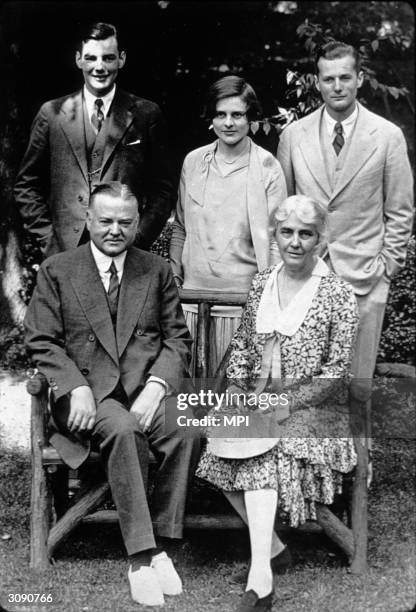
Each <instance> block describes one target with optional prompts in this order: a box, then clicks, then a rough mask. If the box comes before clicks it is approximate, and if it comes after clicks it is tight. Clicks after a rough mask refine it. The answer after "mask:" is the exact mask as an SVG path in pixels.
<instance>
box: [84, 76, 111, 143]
mask: <svg viewBox="0 0 416 612" xmlns="http://www.w3.org/2000/svg"><path fill="white" fill-rule="evenodd" d="M115 93H116V86H115V85H114V87H113V89H112V90H111V91H109V92H108V94H106V95H105V96H94V95H93V94H92V93H91V92H90V91H88V89H87V88H86V86H85V85H84V100H85V105H86V107H87V114H88V117H89V118H90V121H91V117H92V116H93V114H94V113H95V101H96V100H98V99H100V100H102V101H103V105H102V107H101V111H102V113H103V115H104V119H105V118H106V117H107V115H108V111H109V110H110V106H111V103H112V101H113V99H114V96H115ZM91 125H92V128H93V130H94V131H95V132H97V130H96V128H95V127H94V125H93V124H92V123H91Z"/></svg>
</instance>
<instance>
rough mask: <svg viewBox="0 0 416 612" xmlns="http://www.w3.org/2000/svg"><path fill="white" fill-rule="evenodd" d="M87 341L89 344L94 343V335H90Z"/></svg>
mask: <svg viewBox="0 0 416 612" xmlns="http://www.w3.org/2000/svg"><path fill="white" fill-rule="evenodd" d="M88 340H89V341H90V342H94V340H95V336H94V334H90V335H89V336H88Z"/></svg>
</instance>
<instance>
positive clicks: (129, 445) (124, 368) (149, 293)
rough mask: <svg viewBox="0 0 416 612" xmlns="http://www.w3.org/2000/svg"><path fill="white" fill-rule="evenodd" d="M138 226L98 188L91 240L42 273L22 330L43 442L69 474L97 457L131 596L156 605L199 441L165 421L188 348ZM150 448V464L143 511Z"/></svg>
mask: <svg viewBox="0 0 416 612" xmlns="http://www.w3.org/2000/svg"><path fill="white" fill-rule="evenodd" d="M138 220H139V216H138V203H137V199H136V198H135V196H134V195H133V194H132V193H131V192H130V191H129V189H128V187H127V186H126V185H123V184H121V183H118V182H112V183H108V184H102V185H99V186H97V187H96V189H95V190H94V192H93V193H92V195H91V201H90V205H89V208H88V210H87V227H88V230H89V232H90V236H91V242H89V243H88V244H85V245H82V246H80V247H78V248H77V249H74V250H71V251H67V252H65V253H60V254H57V255H54V256H52V257H50V258H48V259H47V260H46V261H45V262H44V263H43V264H42V266H41V268H40V270H39V274H38V279H37V286H36V289H35V292H34V294H33V297H32V301H31V302H30V305H29V308H28V311H27V315H26V319H25V325H26V330H27V345H28V347H29V350H30V352H31V354H32V357H33V359H34V361H35V363H36V365H37V367H38V368H39V370H40V371H41V372H43V373H44V374H45V376H46V377H47V379H48V382H49V385H50V387H51V389H52V395H53V401H54V408H53V416H54V419H55V422H56V424H57V427H58V429H59V430H60V433H59V432H57V433H55V434H54V435H53V436H52V438H51V443H52V444H54V446H55V447H56V448H57V450H58V451H59V452H60V453H61V456H62V458H63V459H64V460H65V461H66V462H67V463H68V465H70V466H71V467H72V468H76V467H78V466H79V465H80V464H81V463H82V462H83V460H84V459H85V458H86V457H87V455H88V452H89V445H90V444H93V445H95V446H96V447H98V449H99V451H100V454H101V457H102V460H103V463H104V465H105V468H106V471H107V475H108V481H109V484H110V488H111V492H112V495H113V500H114V503H115V505H116V507H117V510H118V515H119V520H120V527H121V533H122V536H123V539H124V543H125V546H126V549H127V553H128V555H129V558H130V568H129V580H130V587H131V593H132V597H133V599H134V600H135V601H137V602H139V603H142V604H146V605H161V604H163V594H170V595H175V594H179V593H180V592H181V590H182V586H181V580H180V578H179V576H178V574H177V573H176V570H175V568H174V566H173V564H172V561H171V560H170V559H169V557H167V555H166V553H165V552H164V551H163V550H162V549H161V548H162V546H163V538H165V537H166V538H178V537H181V535H182V528H183V518H184V509H185V501H186V495H187V489H188V484H189V482H190V480H191V478H192V474H193V470H194V468H195V465H196V462H197V460H198V456H199V436H198V435H195V436H189V435H180V434H179V433H178V431H177V429H175V428H176V426H175V425H172V423H173V421H174V419H169V418H167V419H166V421H165V402H164V397H165V395H166V393H167V391H169V390H170V389H174V388H175V387H177V386H178V383H179V382H180V381H181V379H183V378H184V377H186V375H187V370H188V364H189V358H190V351H189V349H190V345H191V338H190V336H189V332H188V330H187V328H186V325H185V322H184V319H183V315H182V310H181V305H180V302H179V298H178V293H177V289H176V285H175V282H174V280H173V277H172V273H171V271H170V267H169V266H168V264H166V263H165V262H164V261H163V260H162V259H161V258H160V257H158V256H157V255H152V254H149V253H146V252H144V251H141V250H139V249H136V248H135V247H133V246H132V243H133V241H134V238H135V236H136V231H137V226H138ZM169 423H170V425H169ZM63 434H64V435H63ZM149 447H150V448H151V450H152V451H153V453H154V455H155V457H156V459H157V462H158V469H157V473H156V477H155V487H154V493H153V495H152V499H151V501H150V503H149V505H150V509H149V505H148V501H147V497H146V481H147V468H148V448H149ZM155 534H156V535H157V536H159V539H158V538H155Z"/></svg>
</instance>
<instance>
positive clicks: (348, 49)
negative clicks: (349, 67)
mask: <svg viewBox="0 0 416 612" xmlns="http://www.w3.org/2000/svg"><path fill="white" fill-rule="evenodd" d="M346 55H351V57H353V58H354V60H355V71H356V72H357V74H358V73H359V72H360V70H361V57H360V54H359V53H358V51H357V49H356V48H355V47H353V46H352V45H347V43H344V42H340V41H338V40H331V41H330V42H328V43H325V44H324V45H320V46H319V47H318V48H317V50H316V54H315V72H316V74H319V66H318V62H319V60H320V59H321V57H323V58H324V59H327V60H334V59H339V58H341V57H345V56H346Z"/></svg>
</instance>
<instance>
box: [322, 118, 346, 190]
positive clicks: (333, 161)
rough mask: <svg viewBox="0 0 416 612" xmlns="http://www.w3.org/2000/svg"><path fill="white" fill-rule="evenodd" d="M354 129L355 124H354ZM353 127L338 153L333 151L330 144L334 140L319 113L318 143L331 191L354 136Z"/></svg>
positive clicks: (339, 174)
mask: <svg viewBox="0 0 416 612" xmlns="http://www.w3.org/2000/svg"><path fill="white" fill-rule="evenodd" d="M354 129H355V126H354ZM354 129H353V131H352V132H351V134H350V135H349V138H348V139H347V140H346V142H345V144H344V146H343V147H342V149H341V151H340V152H339V155H337V154H336V153H335V150H334V147H333V145H332V141H333V140H334V137H333V136H330V135H329V134H328V130H327V126H326V122H325V119H324V117H323V113H322V114H321V122H320V126H319V143H320V147H321V151H322V157H323V159H324V164H325V171H326V175H327V178H328V183H329V185H330V187H331V191H334V189H335V187H336V185H337V182H338V180H339V177H340V176H341V171H342V169H343V167H344V163H345V159H346V157H347V155H348V149H349V148H350V144H351V139H352V138H353V137H354Z"/></svg>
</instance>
